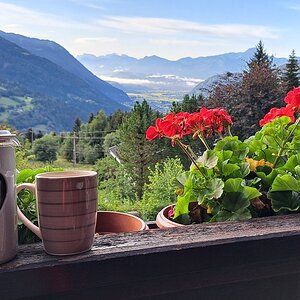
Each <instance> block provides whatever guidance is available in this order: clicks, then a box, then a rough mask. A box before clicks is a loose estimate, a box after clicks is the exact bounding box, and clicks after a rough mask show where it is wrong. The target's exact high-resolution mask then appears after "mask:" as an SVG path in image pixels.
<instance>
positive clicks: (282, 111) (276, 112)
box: [259, 107, 295, 126]
mask: <svg viewBox="0 0 300 300" xmlns="http://www.w3.org/2000/svg"><path fill="white" fill-rule="evenodd" d="M283 116H287V117H289V118H290V119H291V122H292V123H294V122H295V117H294V111H293V110H292V109H291V108H289V107H281V108H277V107H273V108H271V110H270V111H269V112H268V113H267V114H266V115H265V117H264V118H263V119H261V120H260V121H259V125H260V126H264V125H265V124H267V123H270V122H272V121H273V120H274V119H277V118H280V117H283Z"/></svg>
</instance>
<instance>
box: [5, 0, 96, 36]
mask: <svg viewBox="0 0 300 300" xmlns="http://www.w3.org/2000/svg"><path fill="white" fill-rule="evenodd" d="M12 20H13V21H12ZM11 22H14V24H13V25H14V27H15V28H17V27H18V28H23V31H25V30H26V29H27V30H28V27H29V26H31V27H30V28H31V29H32V28H34V29H36V31H41V27H44V28H47V30H48V29H81V30H82V29H94V28H95V26H93V25H90V24H84V23H80V22H75V21H72V20H68V19H66V18H65V17H64V18H62V17H59V16H58V15H53V14H48V13H42V12H39V11H36V10H31V9H27V8H25V7H22V6H18V5H14V4H9V3H4V2H0V26H1V27H3V28H7V27H8V28H9V26H10V24H11ZM24 26H26V28H24Z"/></svg>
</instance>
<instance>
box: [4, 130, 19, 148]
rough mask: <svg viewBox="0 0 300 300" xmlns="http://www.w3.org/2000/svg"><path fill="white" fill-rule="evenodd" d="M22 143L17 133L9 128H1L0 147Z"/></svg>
mask: <svg viewBox="0 0 300 300" xmlns="http://www.w3.org/2000/svg"><path fill="white" fill-rule="evenodd" d="M19 145H20V143H19V141H18V139H17V137H16V135H15V134H12V133H10V131H8V130H0V147H9V146H10V147H11V146H19Z"/></svg>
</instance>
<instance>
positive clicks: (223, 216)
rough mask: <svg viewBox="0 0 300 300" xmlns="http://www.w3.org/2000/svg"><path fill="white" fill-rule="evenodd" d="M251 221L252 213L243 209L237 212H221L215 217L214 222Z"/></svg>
mask: <svg viewBox="0 0 300 300" xmlns="http://www.w3.org/2000/svg"><path fill="white" fill-rule="evenodd" d="M249 219H251V212H250V210H249V209H248V208H243V209H241V210H238V211H236V212H230V211H226V210H221V211H219V212H218V213H217V215H216V216H215V217H214V220H213V221H217V222H223V221H240V220H249Z"/></svg>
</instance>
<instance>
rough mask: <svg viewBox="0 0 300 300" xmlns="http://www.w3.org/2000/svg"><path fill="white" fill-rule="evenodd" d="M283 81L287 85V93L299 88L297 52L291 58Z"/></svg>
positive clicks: (293, 52)
mask: <svg viewBox="0 0 300 300" xmlns="http://www.w3.org/2000/svg"><path fill="white" fill-rule="evenodd" d="M283 80H284V82H285V84H286V92H288V91H290V90H292V89H293V88H294V87H298V86H299V64H298V60H297V57H296V54H295V50H293V51H292V53H291V54H290V56H289V60H288V63H287V64H286V70H285V72H284V75H283Z"/></svg>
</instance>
